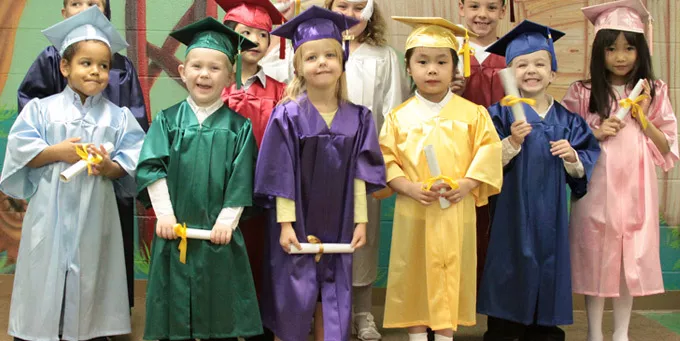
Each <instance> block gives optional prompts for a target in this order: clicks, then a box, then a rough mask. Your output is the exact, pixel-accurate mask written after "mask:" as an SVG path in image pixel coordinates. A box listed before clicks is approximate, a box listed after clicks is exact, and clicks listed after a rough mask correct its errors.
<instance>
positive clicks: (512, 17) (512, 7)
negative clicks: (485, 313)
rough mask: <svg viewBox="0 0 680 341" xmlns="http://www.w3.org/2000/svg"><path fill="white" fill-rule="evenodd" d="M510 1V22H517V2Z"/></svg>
mask: <svg viewBox="0 0 680 341" xmlns="http://www.w3.org/2000/svg"><path fill="white" fill-rule="evenodd" d="M509 1H510V22H515V1H514V0H509Z"/></svg>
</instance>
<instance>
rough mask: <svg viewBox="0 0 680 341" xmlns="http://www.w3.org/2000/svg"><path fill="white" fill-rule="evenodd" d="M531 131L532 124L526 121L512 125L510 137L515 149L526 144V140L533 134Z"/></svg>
mask: <svg viewBox="0 0 680 341" xmlns="http://www.w3.org/2000/svg"><path fill="white" fill-rule="evenodd" d="M531 129H532V128H531V124H529V123H527V122H526V121H515V122H513V123H512V125H511V126H510V132H511V133H512V135H510V143H511V144H512V146H513V147H515V149H517V148H519V146H521V145H522V143H524V138H525V137H527V135H529V133H531Z"/></svg>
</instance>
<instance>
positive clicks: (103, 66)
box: [101, 64, 109, 70]
mask: <svg viewBox="0 0 680 341" xmlns="http://www.w3.org/2000/svg"><path fill="white" fill-rule="evenodd" d="M101 68H102V69H104V70H108V69H109V65H108V64H102V65H101Z"/></svg>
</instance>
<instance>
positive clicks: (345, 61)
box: [342, 40, 349, 71]
mask: <svg viewBox="0 0 680 341" xmlns="http://www.w3.org/2000/svg"><path fill="white" fill-rule="evenodd" d="M343 45H344V46H345V51H344V52H343V54H342V56H343V60H342V71H345V64H346V63H347V59H349V40H345V41H344V44H343Z"/></svg>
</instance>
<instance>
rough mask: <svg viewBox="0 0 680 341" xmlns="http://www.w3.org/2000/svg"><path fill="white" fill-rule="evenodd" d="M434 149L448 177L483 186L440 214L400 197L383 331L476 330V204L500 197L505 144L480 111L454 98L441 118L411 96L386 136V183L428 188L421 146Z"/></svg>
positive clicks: (393, 116)
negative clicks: (403, 180)
mask: <svg viewBox="0 0 680 341" xmlns="http://www.w3.org/2000/svg"><path fill="white" fill-rule="evenodd" d="M429 144H432V145H433V146H434V149H435V153H436V155H437V158H438V161H439V166H440V168H441V172H442V175H446V176H449V177H451V178H452V179H454V180H458V179H462V178H464V177H469V178H473V179H476V180H478V181H480V182H481V184H480V185H479V186H478V187H477V188H475V189H473V190H472V191H471V192H470V193H469V194H468V195H467V196H465V198H464V199H463V200H462V201H460V202H459V203H457V204H453V205H451V207H449V208H447V209H445V210H442V209H441V208H440V206H439V205H438V204H437V203H436V202H435V203H434V204H432V205H429V206H423V205H421V204H420V203H419V202H417V201H415V200H413V199H411V198H410V197H407V196H404V195H401V194H398V195H397V201H396V205H395V209H394V225H393V228H392V246H391V248H392V249H391V252H390V266H389V273H388V277H387V297H386V300H385V320H384V327H385V328H405V327H412V326H421V325H426V326H429V327H431V328H432V329H433V330H439V329H448V328H452V329H454V330H455V329H457V326H458V325H468V326H469V325H474V324H475V306H476V304H475V302H476V301H475V290H476V277H477V276H476V270H475V269H476V266H477V257H476V247H475V245H476V227H475V206H481V205H485V204H486V203H487V200H488V197H489V196H491V195H494V194H497V193H498V192H499V191H500V188H501V183H502V179H503V178H502V165H501V142H500V140H499V139H498V134H497V133H496V130H495V129H494V126H493V123H492V122H491V119H490V118H489V114H488V113H487V111H486V109H484V107H482V106H478V105H475V104H474V103H472V102H470V101H468V100H466V99H464V98H462V97H460V96H457V95H454V96H453V97H452V99H451V100H450V101H449V102H448V103H447V104H446V105H445V106H444V108H443V109H442V110H441V111H440V112H438V113H433V112H431V109H430V108H428V107H427V106H426V105H425V103H422V102H421V101H420V100H419V99H418V98H417V97H412V98H411V99H409V100H407V101H406V102H404V104H402V105H401V106H399V107H397V108H396V109H395V110H393V111H392V112H391V113H390V114H389V115H388V116H387V118H386V120H385V124H384V125H383V129H382V130H381V132H380V149H381V150H382V152H383V156H384V157H385V166H386V167H387V182H390V181H392V180H394V179H396V178H398V177H402V176H405V177H406V178H407V179H408V180H410V181H412V182H425V181H427V180H428V179H430V178H431V177H432V175H431V174H430V171H429V168H428V165H427V161H426V158H425V153H424V151H423V148H424V147H425V146H426V145H429Z"/></svg>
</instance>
